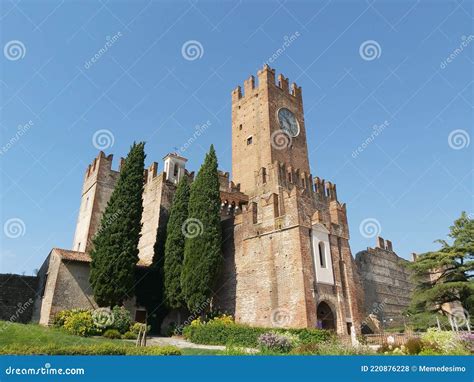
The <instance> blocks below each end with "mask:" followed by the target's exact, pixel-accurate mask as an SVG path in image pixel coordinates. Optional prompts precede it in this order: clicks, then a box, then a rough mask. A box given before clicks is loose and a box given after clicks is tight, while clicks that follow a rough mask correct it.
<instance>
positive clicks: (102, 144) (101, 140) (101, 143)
mask: <svg viewBox="0 0 474 382" xmlns="http://www.w3.org/2000/svg"><path fill="white" fill-rule="evenodd" d="M114 143H115V137H114V134H113V133H112V132H111V131H110V130H107V129H100V130H97V131H96V132H95V133H94V135H93V136H92V144H93V145H94V147H95V148H96V149H97V150H106V149H108V148H110V147H112V146H113V145H114Z"/></svg>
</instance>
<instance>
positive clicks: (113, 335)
mask: <svg viewBox="0 0 474 382" xmlns="http://www.w3.org/2000/svg"><path fill="white" fill-rule="evenodd" d="M102 336H103V337H105V338H108V339H111V340H115V339H118V338H121V337H122V336H121V335H120V332H119V331H118V330H117V329H107V330H106V331H105V332H104V334H102Z"/></svg>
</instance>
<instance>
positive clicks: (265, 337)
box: [258, 332, 292, 353]
mask: <svg viewBox="0 0 474 382" xmlns="http://www.w3.org/2000/svg"><path fill="white" fill-rule="evenodd" d="M258 345H259V347H260V349H261V350H263V351H268V350H269V351H274V352H277V353H288V352H289V351H290V350H291V348H292V345H291V341H290V340H289V339H288V337H286V336H283V335H280V334H277V333H273V332H268V333H263V334H261V335H260V336H259V337H258Z"/></svg>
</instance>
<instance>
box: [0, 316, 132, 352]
mask: <svg viewBox="0 0 474 382" xmlns="http://www.w3.org/2000/svg"><path fill="white" fill-rule="evenodd" d="M104 343H106V344H107V343H113V344H117V343H122V344H130V345H132V344H131V343H130V342H127V341H122V340H108V339H106V338H86V337H79V336H73V335H71V334H68V333H65V332H64V331H63V330H60V329H56V328H50V327H45V326H42V325H37V324H16V323H10V322H5V321H0V346H5V345H28V346H37V345H56V344H61V345H62V346H77V345H96V344H104Z"/></svg>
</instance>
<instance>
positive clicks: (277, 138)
mask: <svg viewBox="0 0 474 382" xmlns="http://www.w3.org/2000/svg"><path fill="white" fill-rule="evenodd" d="M270 143H271V145H272V146H273V148H274V149H276V150H284V149H287V148H289V147H291V144H292V143H293V139H292V138H291V135H290V134H288V133H287V132H286V131H284V130H282V129H278V130H275V131H274V132H273V133H272V134H271V136H270Z"/></svg>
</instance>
